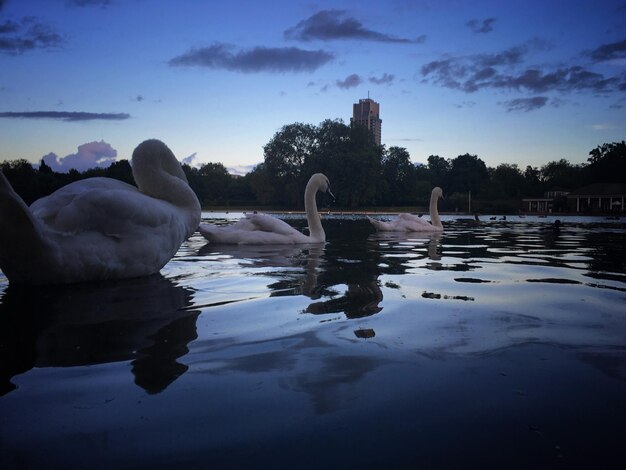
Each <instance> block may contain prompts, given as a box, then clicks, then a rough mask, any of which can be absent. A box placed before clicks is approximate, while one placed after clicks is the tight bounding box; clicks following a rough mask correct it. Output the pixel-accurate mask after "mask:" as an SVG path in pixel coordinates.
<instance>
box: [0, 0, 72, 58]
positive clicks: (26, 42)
mask: <svg viewBox="0 0 626 470" xmlns="http://www.w3.org/2000/svg"><path fill="white" fill-rule="evenodd" d="M1 8H2V7H1V6H0V9H1ZM62 43H63V38H62V36H61V35H60V34H59V33H57V32H55V31H54V30H53V29H52V28H51V27H50V26H48V25H46V24H43V23H40V22H38V21H37V19H36V18H34V17H26V18H23V19H22V20H20V21H14V20H6V21H4V23H0V53H5V54H11V55H19V54H23V53H25V52H27V51H31V50H34V49H51V48H54V47H57V46H60V45H61V44H62Z"/></svg>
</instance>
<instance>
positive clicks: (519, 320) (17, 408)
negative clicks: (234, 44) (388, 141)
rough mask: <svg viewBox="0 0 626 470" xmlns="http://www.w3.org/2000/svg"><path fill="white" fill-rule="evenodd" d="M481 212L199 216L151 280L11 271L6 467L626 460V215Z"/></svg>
mask: <svg viewBox="0 0 626 470" xmlns="http://www.w3.org/2000/svg"><path fill="white" fill-rule="evenodd" d="M241 215H242V214H241V213H217V212H204V213H203V220H204V221H207V222H214V223H227V222H229V221H232V220H236V219H237V218H239V217H240V216H241ZM281 218H283V219H284V220H286V221H287V222H289V223H290V224H292V225H294V226H296V227H299V228H301V229H304V227H305V226H306V220H305V219H304V216H303V215H300V214H283V215H282V216H281ZM482 219H483V222H481V223H480V224H479V225H476V224H475V223H474V222H473V219H471V218H470V217H465V218H464V217H462V216H459V217H458V218H457V217H453V216H443V217H442V220H443V223H444V227H445V230H446V231H445V233H443V234H437V235H426V234H407V235H393V234H387V235H381V234H375V233H373V229H372V228H371V227H370V224H369V223H368V222H367V221H366V219H365V218H364V217H363V216H361V215H350V214H341V215H339V214H329V215H325V216H324V219H323V223H324V227H325V229H326V234H327V243H326V244H325V245H323V246H301V247H236V246H231V247H228V246H213V245H209V244H207V243H206V241H205V240H204V238H202V237H201V236H199V234H198V233H196V234H195V235H194V236H193V237H192V238H191V239H190V240H188V241H187V242H186V243H184V244H183V246H182V247H181V249H180V250H179V252H178V254H177V255H176V257H175V258H174V259H172V260H171V261H170V262H169V263H168V264H167V265H166V266H165V267H164V268H163V269H162V270H161V275H158V276H152V277H148V278H142V279H133V280H126V281H119V282H103V283H95V284H84V285H75V286H65V287H55V288H30V289H19V288H14V287H12V286H8V282H7V280H6V278H5V277H4V276H2V275H1V274H0V354H1V357H0V364H1V365H0V466H1V467H2V468H40V467H45V468H137V467H151V468H171V467H174V466H184V467H185V468H314V467H320V466H324V467H330V468H468V467H472V466H481V467H486V468H559V467H562V468H575V467H580V468H611V467H614V468H618V467H619V468H626V467H623V465H626V449H625V447H624V438H625V436H626V308H625V307H626V225H625V224H624V222H623V221H613V220H610V221H609V220H605V219H604V218H592V217H578V218H577V217H559V219H560V220H561V222H562V224H561V226H560V228H554V226H553V223H554V221H555V219H556V217H546V218H539V217H531V216H528V217H524V218H521V217H518V216H509V217H508V220H500V217H497V218H496V220H489V219H490V218H489V217H488V216H483V217H482Z"/></svg>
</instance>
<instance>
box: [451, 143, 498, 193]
mask: <svg viewBox="0 0 626 470" xmlns="http://www.w3.org/2000/svg"><path fill="white" fill-rule="evenodd" d="M487 181H489V172H488V171H487V165H485V162H483V161H482V160H481V159H480V158H478V156H476V155H470V154H469V153H466V154H464V155H459V156H458V157H456V158H455V159H453V160H452V161H451V162H450V173H449V175H448V185H449V186H450V187H449V188H448V190H447V192H448V194H452V193H453V192H461V193H467V192H469V191H471V192H472V193H473V194H475V195H477V194H479V193H480V190H481V189H482V188H483V186H484V185H485V183H487ZM444 189H445V188H444Z"/></svg>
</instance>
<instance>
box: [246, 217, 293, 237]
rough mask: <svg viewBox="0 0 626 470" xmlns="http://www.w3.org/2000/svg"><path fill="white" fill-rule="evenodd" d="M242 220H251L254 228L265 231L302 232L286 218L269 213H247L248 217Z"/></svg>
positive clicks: (280, 232) (281, 232)
mask: <svg viewBox="0 0 626 470" xmlns="http://www.w3.org/2000/svg"><path fill="white" fill-rule="evenodd" d="M242 220H247V221H249V222H250V223H251V224H252V226H253V227H254V230H260V231H263V232H272V233H278V234H282V235H288V236H289V235H293V234H294V233H298V234H299V233H301V232H299V231H298V230H296V229H295V228H293V227H292V226H291V225H289V224H288V223H287V222H285V221H284V220H280V219H277V218H276V217H272V216H271V215H267V214H246V218H245V219H242Z"/></svg>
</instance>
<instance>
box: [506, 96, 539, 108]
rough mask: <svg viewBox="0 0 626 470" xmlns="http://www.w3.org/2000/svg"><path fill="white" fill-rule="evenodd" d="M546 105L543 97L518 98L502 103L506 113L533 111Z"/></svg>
mask: <svg viewBox="0 0 626 470" xmlns="http://www.w3.org/2000/svg"><path fill="white" fill-rule="evenodd" d="M547 103H548V98H546V97H545V96H534V97H532V98H518V99H515V100H510V101H505V102H504V103H502V104H503V105H504V106H505V107H506V110H507V111H525V112H528V111H533V110H535V109H539V108H543V107H544V106H545V105H546V104H547Z"/></svg>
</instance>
